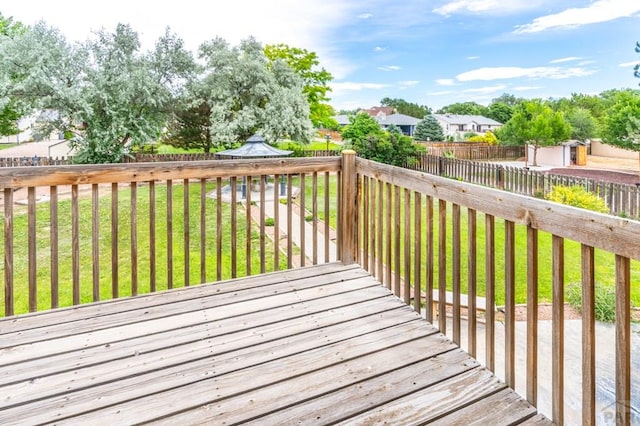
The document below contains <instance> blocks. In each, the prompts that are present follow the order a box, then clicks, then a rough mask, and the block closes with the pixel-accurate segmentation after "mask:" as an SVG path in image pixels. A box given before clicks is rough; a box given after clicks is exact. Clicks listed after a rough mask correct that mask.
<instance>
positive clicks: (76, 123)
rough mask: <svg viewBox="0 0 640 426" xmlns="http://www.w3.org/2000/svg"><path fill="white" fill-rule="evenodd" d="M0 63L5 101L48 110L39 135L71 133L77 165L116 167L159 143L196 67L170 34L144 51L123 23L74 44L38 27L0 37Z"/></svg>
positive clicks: (40, 26)
mask: <svg viewBox="0 0 640 426" xmlns="http://www.w3.org/2000/svg"><path fill="white" fill-rule="evenodd" d="M0 61H1V64H0V65H1V67H0V73H2V74H3V75H4V76H6V75H7V74H8V75H11V76H14V78H15V80H16V83H15V84H13V85H12V86H11V87H10V88H9V90H7V91H6V96H7V97H9V98H10V99H12V100H14V101H15V102H16V103H17V104H18V105H20V106H21V107H24V108H28V109H29V110H30V111H34V112H35V111H49V113H48V114H47V117H48V119H47V121H46V123H45V133H46V130H47V129H51V130H54V129H55V130H58V131H62V132H65V134H67V135H69V136H71V144H72V147H73V148H74V150H75V151H74V159H75V160H76V161H77V162H82V163H106V162H118V161H121V160H122V158H123V157H124V156H125V155H126V154H127V153H128V152H129V151H130V150H132V149H133V148H134V147H136V146H141V145H144V144H146V143H148V142H150V141H153V140H155V139H157V138H158V137H159V135H160V133H161V131H162V129H163V127H164V125H165V122H166V116H167V111H168V109H169V107H170V105H172V103H173V102H174V99H175V98H176V96H177V95H178V94H179V92H180V90H181V88H182V86H183V83H184V81H186V80H187V79H188V78H189V77H190V76H191V75H192V73H193V70H194V61H193V58H192V56H191V54H190V53H189V52H188V51H186V50H185V49H184V47H183V42H182V40H180V39H179V38H177V37H176V36H174V35H173V34H171V33H170V32H169V30H168V29H167V31H166V32H165V34H164V35H163V36H162V37H160V38H159V39H158V41H157V42H156V44H155V48H154V49H153V50H152V51H150V52H143V51H142V50H141V47H140V42H139V39H138V34H137V33H136V32H135V31H134V30H133V29H132V28H131V27H129V26H128V25H123V24H118V25H117V27H116V29H115V31H114V32H113V33H109V32H106V31H100V32H98V33H96V34H95V37H94V38H93V39H91V40H89V41H88V42H87V43H83V44H80V43H69V42H67V40H66V39H65V38H64V37H63V36H62V35H61V34H60V32H59V31H58V30H56V29H54V28H50V27H48V26H47V25H46V24H45V23H42V22H41V23H38V24H36V25H35V26H33V27H32V28H29V29H27V30H26V31H25V32H24V33H23V34H21V35H19V36H16V37H14V38H13V39H11V40H3V42H2V44H1V45H0ZM5 78H6V77H5Z"/></svg>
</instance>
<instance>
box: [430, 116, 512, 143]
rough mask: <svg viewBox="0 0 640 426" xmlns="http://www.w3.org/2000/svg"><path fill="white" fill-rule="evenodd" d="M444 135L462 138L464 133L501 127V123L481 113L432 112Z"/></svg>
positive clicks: (457, 138)
mask: <svg viewBox="0 0 640 426" xmlns="http://www.w3.org/2000/svg"><path fill="white" fill-rule="evenodd" d="M433 116H434V117H435V118H436V120H438V123H439V124H440V126H441V127H442V131H443V132H444V135H445V136H446V137H453V138H454V139H455V140H463V139H464V134H465V133H485V132H486V131H488V130H491V131H494V130H496V129H499V128H500V127H502V123H500V122H498V121H496V120H493V119H491V118H487V117H484V116H482V115H461V114H433Z"/></svg>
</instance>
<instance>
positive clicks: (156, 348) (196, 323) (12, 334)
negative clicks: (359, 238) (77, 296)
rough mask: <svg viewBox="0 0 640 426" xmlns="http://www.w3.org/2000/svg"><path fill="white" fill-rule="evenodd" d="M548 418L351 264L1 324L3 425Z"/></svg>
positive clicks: (532, 420) (530, 421) (541, 420)
mask: <svg viewBox="0 0 640 426" xmlns="http://www.w3.org/2000/svg"><path fill="white" fill-rule="evenodd" d="M52 422H55V423H56V424H66V423H74V424H110V425H113V424H131V423H144V422H151V423H164V424H183V425H187V424H197V423H209V424H235V423H246V422H249V423H251V422H254V423H255V424H261V425H263V424H266V425H271V424H278V425H280V424H288V423H303V424H329V423H349V424H381V423H385V422H386V423H391V424H424V423H430V422H434V423H436V424H446V425H450V424H465V425H466V424H473V423H478V424H492V425H494V424H495V425H497V424H518V423H522V422H524V423H526V424H549V421H548V420H547V419H546V418H544V417H542V416H539V415H536V410H535V408H534V407H532V406H531V405H529V404H528V403H527V402H526V401H524V400H522V399H521V398H520V397H519V396H518V395H517V394H516V393H514V392H513V391H512V390H510V389H509V388H507V387H506V385H505V384H504V383H502V382H500V381H499V380H498V379H497V378H496V377H495V376H494V375H492V374H491V373H490V372H489V371H488V370H486V369H484V368H481V367H480V366H479V365H478V363H477V361H475V360H474V359H472V358H470V357H469V356H468V355H467V354H466V353H465V352H464V351H462V350H461V349H459V348H457V347H456V346H455V345H454V344H453V343H451V342H450V341H449V339H447V338H446V337H445V336H443V335H442V334H440V333H439V332H438V331H437V330H436V329H435V328H433V327H432V326H431V325H429V324H428V323H427V322H425V321H424V320H423V319H422V318H421V317H420V316H419V315H418V314H417V313H416V312H414V311H413V309H412V308H410V307H408V306H406V305H405V304H404V303H402V301H401V300H400V299H398V298H396V297H395V296H393V295H392V294H391V293H390V292H389V291H388V290H387V289H386V288H385V287H383V286H382V285H380V284H379V283H378V282H376V281H375V280H374V279H373V278H372V277H371V276H370V275H369V274H368V273H367V272H366V271H364V270H363V269H361V268H360V267H359V266H357V265H353V266H343V265H341V264H338V263H332V264H327V265H322V266H313V267H307V268H301V269H296V270H291V271H286V272H276V273H271V274H266V275H261V276H255V277H251V278H245V279H238V280H232V281H224V282H220V283H217V284H208V285H202V286H196V287H190V288H186V289H179V290H172V291H168V292H164V293H158V294H154V295H146V296H140V297H134V298H129V299H121V300H115V301H108V302H101V303H96V304H91V305H84V306H78V307H74V308H65V309H58V310H54V311H49V312H43V313H37V314H29V315H24V316H19V317H13V318H7V319H3V320H0V424H3V425H8V424H40V423H52Z"/></svg>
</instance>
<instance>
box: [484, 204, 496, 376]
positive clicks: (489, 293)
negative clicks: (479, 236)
mask: <svg viewBox="0 0 640 426" xmlns="http://www.w3.org/2000/svg"><path fill="white" fill-rule="evenodd" d="M484 241H485V250H484V252H485V267H484V271H485V280H484V281H485V293H486V311H485V312H486V321H485V322H486V325H485V327H486V331H485V339H486V343H485V349H486V354H485V363H486V366H487V368H488V369H489V370H491V371H495V368H496V366H495V351H496V349H495V305H496V297H495V286H496V253H495V249H496V245H495V218H494V217H493V216H491V215H485V237H484Z"/></svg>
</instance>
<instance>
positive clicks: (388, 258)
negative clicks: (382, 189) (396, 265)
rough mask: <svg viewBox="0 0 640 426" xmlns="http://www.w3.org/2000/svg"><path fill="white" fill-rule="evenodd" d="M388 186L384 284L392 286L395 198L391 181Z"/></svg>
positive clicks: (388, 286)
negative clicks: (392, 230)
mask: <svg viewBox="0 0 640 426" xmlns="http://www.w3.org/2000/svg"><path fill="white" fill-rule="evenodd" d="M386 187H387V199H386V203H385V204H386V206H387V208H386V211H387V228H386V247H385V248H386V252H385V264H386V265H385V266H386V269H385V279H384V284H385V285H386V286H387V288H389V289H390V288H391V266H392V265H391V247H392V245H393V240H392V239H391V236H392V232H391V222H392V218H393V208H392V206H393V198H392V195H391V184H390V183H389V182H387V183H386Z"/></svg>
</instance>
